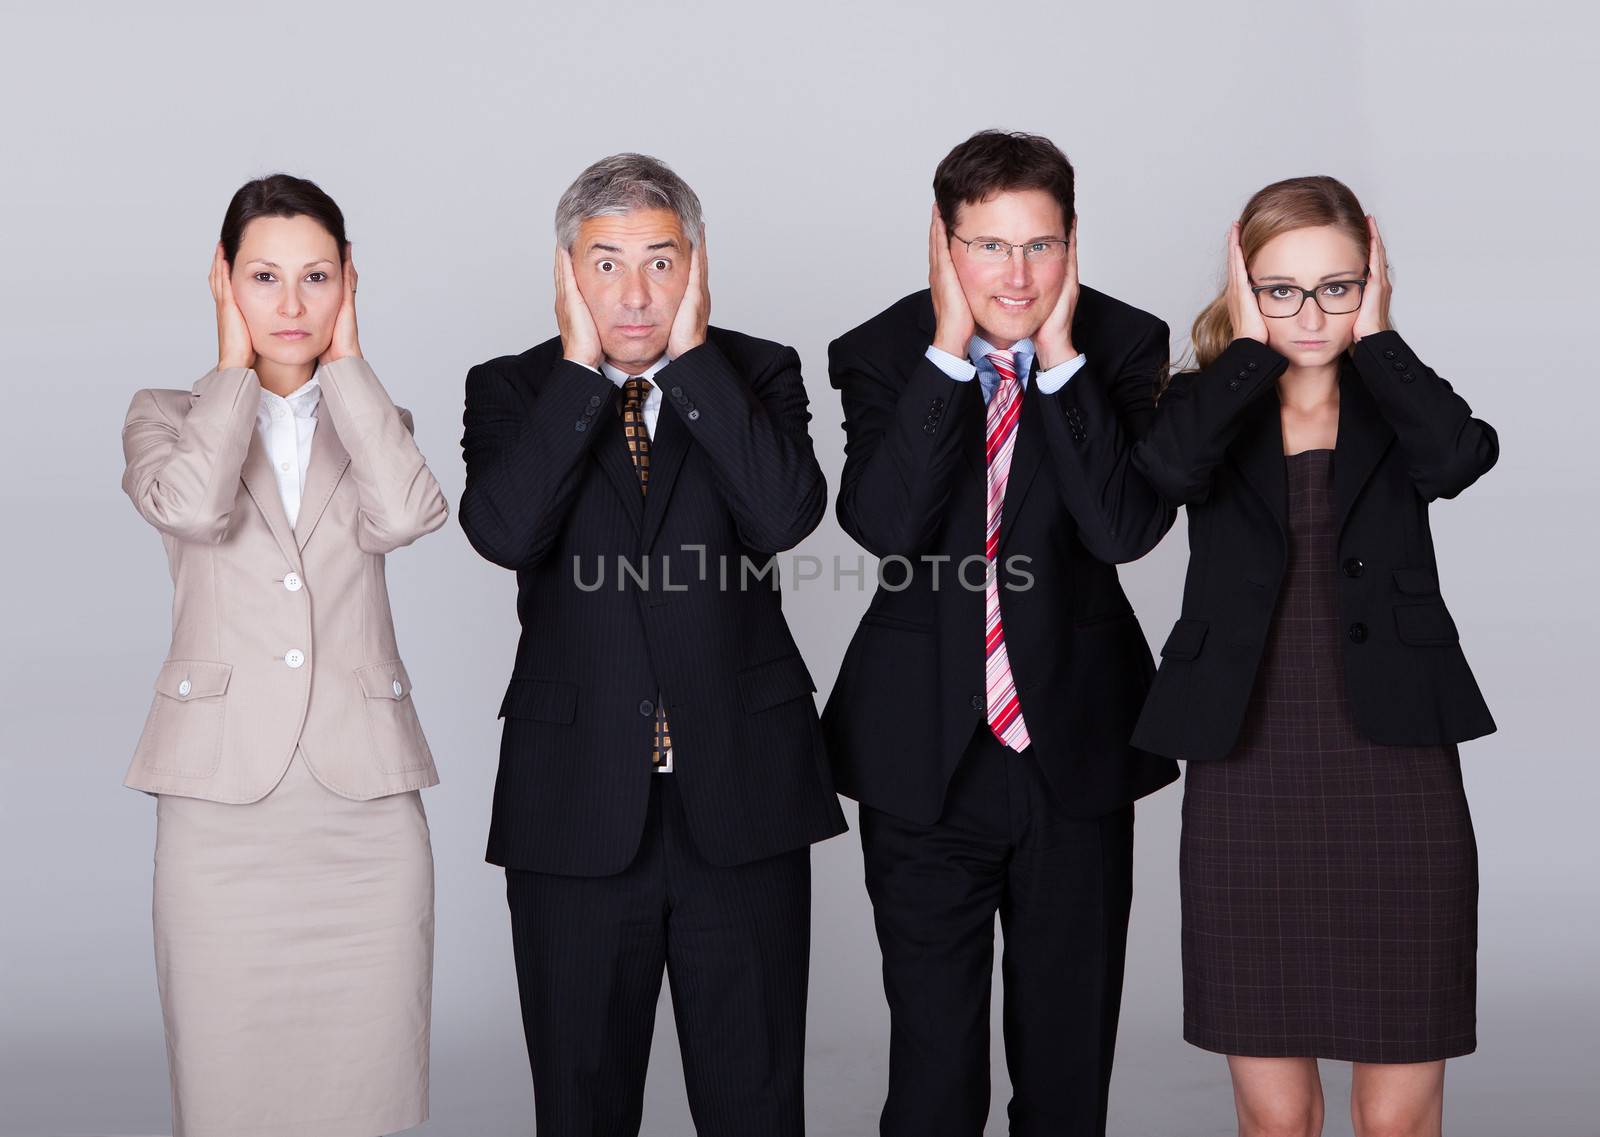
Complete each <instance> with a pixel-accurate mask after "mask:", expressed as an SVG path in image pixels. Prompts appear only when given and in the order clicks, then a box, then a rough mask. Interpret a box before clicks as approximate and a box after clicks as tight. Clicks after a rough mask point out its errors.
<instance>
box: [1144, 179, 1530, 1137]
mask: <svg viewBox="0 0 1600 1137" xmlns="http://www.w3.org/2000/svg"><path fill="white" fill-rule="evenodd" d="M1228 269H1229V271H1228V282H1227V286H1226V287H1225V288H1224V289H1223V291H1222V294H1221V295H1220V296H1218V297H1217V299H1216V300H1215V301H1213V303H1212V304H1211V305H1210V306H1209V307H1208V308H1206V310H1205V311H1204V312H1202V313H1201V314H1200V317H1199V318H1198V319H1197V320H1196V321H1195V325H1194V333H1193V339H1194V348H1195V356H1196V362H1197V364H1198V369H1197V370H1194V371H1191V372H1188V373H1184V374H1180V375H1177V376H1175V377H1174V379H1173V381H1172V384H1171V386H1170V388H1169V389H1168V390H1167V391H1166V392H1165V393H1164V395H1163V396H1162V398H1161V401H1160V404H1159V406H1158V409H1157V414H1156V419H1155V422H1154V424H1153V426H1152V429H1151V431H1150V433H1149V435H1148V436H1147V438H1146V439H1145V440H1144V441H1143V443H1142V444H1141V445H1140V446H1139V448H1138V449H1137V451H1136V457H1135V462H1136V464H1137V465H1138V467H1139V468H1140V469H1141V470H1142V472H1143V473H1144V474H1145V475H1146V477H1148V478H1149V479H1150V481H1151V482H1152V483H1153V484H1154V485H1155V486H1156V487H1157V489H1158V490H1159V491H1160V492H1161V494H1162V495H1163V496H1164V497H1166V498H1167V499H1168V500H1169V501H1171V502H1173V503H1174V504H1182V505H1184V506H1185V507H1186V508H1187V510H1188V515H1189V516H1188V521H1189V545H1190V559H1189V569H1188V579H1187V582H1186V585H1185V590H1184V600H1183V613H1182V618H1181V619H1179V620H1178V622H1177V625H1176V626H1175V627H1174V628H1173V630H1172V633H1171V635H1170V636H1169V637H1168V638H1167V641H1166V644H1165V646H1164V647H1163V648H1162V650H1161V656H1162V658H1161V667H1160V671H1159V674H1158V675H1157V677H1156V680H1155V684H1154V687H1153V688H1152V690H1151V693H1150V696H1149V699H1148V701H1147V702H1146V704H1145V708H1144V711H1143V714H1142V716H1141V718H1140V720H1139V725H1138V728H1137V730H1136V732H1135V734H1134V739H1133V741H1134V744H1135V745H1136V746H1139V747H1140V748H1142V749H1144V750H1149V751H1152V752H1155V753H1158V754H1165V755H1168V756H1170V757H1173V758H1180V759H1187V760H1188V767H1187V774H1186V779H1185V787H1184V802H1183V838H1182V846H1181V862H1180V883H1181V893H1182V903H1183V966H1184V1037H1185V1038H1186V1039H1188V1040H1189V1041H1190V1042H1192V1043H1193V1044H1195V1045H1196V1046H1200V1047H1202V1048H1204V1049H1207V1050H1212V1051H1217V1052H1219V1053H1222V1054H1225V1055H1227V1056H1228V1063H1229V1068H1230V1071H1231V1073H1232V1077H1233V1085H1234V1095H1235V1101H1236V1104H1237V1108H1238V1114H1239V1132H1240V1133H1241V1134H1242V1135H1244V1137H1265V1135H1267V1134H1273V1135H1280V1134H1281V1135H1290V1134H1293V1135H1302V1134H1303V1135H1308V1137H1309V1135H1314V1134H1316V1133H1318V1132H1320V1130H1321V1126H1322V1118H1323V1102H1322V1088H1321V1083H1320V1080H1319V1077H1318V1070H1317V1059H1319V1058H1329V1059H1340V1060H1345V1061H1349V1062H1353V1063H1354V1064H1355V1079H1354V1086H1355V1089H1354V1095H1353V1100H1352V1103H1351V1106H1352V1116H1353V1121H1354V1124H1355V1132H1356V1134H1357V1135H1358V1137H1377V1135H1378V1134H1383V1135H1384V1137H1396V1135H1400V1134H1405V1135H1414V1137H1435V1135H1437V1134H1439V1133H1440V1130H1441V1125H1442V1121H1441V1118H1442V1111H1443V1087H1444V1065H1445V1060H1446V1059H1448V1058H1452V1057H1455V1056H1457V1055H1461V1054H1467V1053H1469V1052H1471V1051H1472V1050H1473V1049H1474V1048H1475V1046H1476V1029H1475V978H1476V972H1475V958H1476V948H1477V890H1478V884H1477V852H1476V846H1475V843H1474V838H1473V831H1472V821H1471V817H1470V815H1469V813H1468V809H1467V802H1466V797H1465V795H1464V793H1463V791H1462V783H1461V768H1460V763H1459V760H1458V758H1457V753H1456V743H1458V742H1461V741H1463V740H1465V739H1469V738H1475V737H1477V736H1479V735H1483V734H1487V733H1489V732H1490V731H1492V730H1493V729H1494V722H1493V720H1492V719H1491V718H1490V715H1489V711H1488V708H1487V707H1486V706H1485V705H1484V701H1483V698H1482V696H1481V695H1480V694H1479V691H1478V686H1477V683H1476V682H1475V681H1474V679H1473V676H1472V672H1471V671H1470V670H1469V669H1468V667H1467V663H1466V660H1465V658H1464V657H1463V655H1462V652H1461V647H1460V644H1459V642H1458V638H1459V637H1458V635H1457V631H1456V625H1455V623H1454V621H1453V620H1452V618H1451V616H1450V613H1449V611H1448V610H1447V609H1446V607H1445V603H1444V599H1443V597H1442V595H1441V593H1440V586H1439V573H1438V568H1437V565H1436V564H1435V560H1434V551H1433V541H1432V538H1431V537H1430V535H1429V530H1428V510H1429V505H1430V503H1432V502H1434V501H1435V500H1437V499H1439V498H1453V497H1455V496H1456V495H1457V494H1459V493H1460V492H1461V491H1462V490H1464V489H1466V488H1467V487H1468V486H1470V485H1471V484H1472V483H1473V482H1474V481H1476V480H1477V479H1478V478H1479V477H1480V476H1482V475H1483V474H1484V473H1485V472H1486V471H1487V470H1488V469H1489V468H1490V467H1491V466H1493V465H1494V462H1495V459H1496V457H1497V456H1498V453H1499V447H1498V443H1497V441H1496V438H1495V432H1494V430H1493V429H1492V428H1491V427H1490V426H1489V425H1488V424H1487V423H1484V422H1482V421H1481V420H1479V419H1476V418H1474V417H1473V416H1472V412H1471V410H1470V409H1469V408H1468V406H1467V404H1466V403H1465V402H1464V401H1463V400H1462V399H1461V397H1460V396H1459V395H1457V394H1455V392H1454V391H1452V390H1451V388H1450V385H1449V384H1448V383H1447V382H1445V381H1444V380H1443V379H1442V378H1440V377H1439V376H1438V375H1437V374H1436V373H1435V372H1434V371H1433V369H1432V368H1430V367H1428V366H1427V365H1426V364H1425V363H1424V362H1423V361H1422V359H1421V358H1420V357H1419V356H1418V354H1417V352H1416V350H1415V349H1413V348H1412V346H1411V345H1410V344H1408V343H1406V342H1405V341H1404V340H1403V339H1401V337H1400V335H1399V334H1398V333H1397V332H1395V331H1394V330H1393V329H1392V328H1391V327H1390V325H1389V319H1388V307H1389V297H1390V282H1389V275H1388V266H1387V264H1386V263H1385V259H1384V248H1383V241H1382V239H1381V237H1380V236H1379V234H1378V228H1377V225H1376V223H1375V222H1374V221H1373V220H1372V219H1371V218H1369V217H1368V216H1366V215H1365V214H1364V213H1363V211H1362V208H1361V206H1360V204H1359V203H1358V201H1357V200H1356V197H1355V195H1354V194H1353V193H1351V192H1350V190H1349V189H1348V188H1347V187H1345V186H1344V185H1342V184H1340V183H1339V182H1337V181H1335V180H1334V179H1332V178H1327V177H1308V178H1293V179H1290V180H1288V181H1282V182H1277V183H1275V184H1273V185H1270V186H1267V187H1266V188H1265V189H1263V190H1261V191H1260V192H1259V193H1257V194H1256V195H1255V196H1254V197H1252V198H1251V199H1250V201H1249V203H1248V204H1247V205H1246V206H1245V209H1244V213H1243V214H1242V215H1241V217H1240V219H1239V221H1238V222H1236V223H1235V224H1234V226H1233V229H1232V232H1231V234H1230V239H1229V262H1228Z"/></svg>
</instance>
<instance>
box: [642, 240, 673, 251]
mask: <svg viewBox="0 0 1600 1137" xmlns="http://www.w3.org/2000/svg"><path fill="white" fill-rule="evenodd" d="M677 247H678V242H677V240H676V239H675V238H672V237H668V238H667V239H666V240H665V241H657V242H656V243H655V244H653V245H646V246H645V252H647V253H653V252H656V251H658V250H660V249H676V248H677Z"/></svg>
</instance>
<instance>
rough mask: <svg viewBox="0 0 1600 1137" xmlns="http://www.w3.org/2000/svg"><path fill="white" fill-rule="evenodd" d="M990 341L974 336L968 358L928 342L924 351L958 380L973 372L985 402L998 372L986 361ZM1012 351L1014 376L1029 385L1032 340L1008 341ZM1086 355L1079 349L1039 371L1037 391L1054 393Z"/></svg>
mask: <svg viewBox="0 0 1600 1137" xmlns="http://www.w3.org/2000/svg"><path fill="white" fill-rule="evenodd" d="M995 350H996V348H995V346H994V345H993V344H991V343H989V342H988V341H987V340H985V339H984V338H983V337H982V336H973V337H972V339H971V341H970V342H968V344H967V358H966V359H957V358H956V357H955V356H953V355H951V354H950V353H949V352H948V351H944V350H942V349H940V348H937V347H934V346H933V345H932V344H929V345H928V351H927V355H928V358H929V359H930V360H931V361H932V362H933V364H934V366H935V367H937V368H938V369H939V370H940V371H943V372H944V373H945V374H946V375H948V376H950V378H952V379H954V380H955V381H956V382H957V383H970V382H972V378H973V376H974V375H976V376H977V378H978V384H979V386H980V387H982V388H983V401H984V403H985V404H987V403H988V401H989V398H990V396H991V395H993V394H994V389H995V388H996V387H998V386H999V385H1000V373H999V372H997V371H996V370H995V369H994V364H993V363H991V362H989V353H990V352H991V351H995ZM1011 353H1012V354H1013V355H1014V356H1016V360H1017V379H1018V380H1019V381H1020V382H1021V383H1022V389H1023V390H1024V391H1026V390H1027V389H1028V372H1029V371H1031V370H1032V369H1033V356H1034V351H1033V341H1032V340H1018V341H1017V342H1016V343H1014V344H1012V345H1011ZM1085 362H1086V358H1085V356H1084V354H1083V352H1081V351H1080V352H1079V353H1078V354H1077V355H1076V356H1074V357H1073V358H1072V359H1069V360H1067V361H1066V362H1065V363H1058V364H1056V365H1055V366H1054V367H1052V368H1050V370H1048V371H1041V372H1039V378H1038V382H1039V392H1040V393H1041V394H1044V395H1053V394H1055V393H1056V392H1057V391H1059V390H1061V388H1063V387H1065V386H1066V385H1067V380H1068V379H1071V378H1072V377H1073V376H1074V375H1076V374H1077V373H1078V371H1079V369H1080V368H1082V367H1083V365H1084V363H1085Z"/></svg>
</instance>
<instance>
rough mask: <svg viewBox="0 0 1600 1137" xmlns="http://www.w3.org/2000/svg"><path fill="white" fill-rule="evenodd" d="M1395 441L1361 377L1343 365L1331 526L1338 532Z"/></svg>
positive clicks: (1340, 380) (1349, 366) (1391, 430)
mask: <svg viewBox="0 0 1600 1137" xmlns="http://www.w3.org/2000/svg"><path fill="white" fill-rule="evenodd" d="M1394 437H1395V434H1394V428H1393V427H1391V426H1390V425H1389V423H1388V422H1387V420H1385V419H1384V417H1383V413H1382V412H1381V411H1379V410H1378V404H1377V403H1376V402H1375V401H1374V400H1373V398H1372V394H1371V392H1369V391H1368V390H1367V388H1366V384H1365V383H1364V382H1363V381H1362V379H1361V376H1360V375H1358V374H1357V373H1356V370H1355V367H1354V366H1353V365H1351V364H1350V363H1348V362H1347V363H1345V365H1344V366H1343V367H1341V368H1340V370H1339V435H1338V438H1337V440H1336V441H1335V443H1334V449H1333V503H1334V518H1335V522H1334V523H1335V524H1336V525H1337V526H1338V528H1339V530H1343V528H1344V522H1345V518H1347V517H1349V516H1350V509H1351V507H1352V506H1354V505H1355V501H1356V497H1357V496H1358V495H1359V494H1360V493H1361V487H1362V486H1364V485H1366V484H1367V479H1368V478H1370V477H1371V476H1372V471H1373V470H1374V469H1375V468H1376V467H1377V465H1378V461H1379V459H1381V458H1382V457H1383V455H1384V453H1385V451H1387V450H1388V449H1389V446H1390V444H1391V443H1393V442H1394Z"/></svg>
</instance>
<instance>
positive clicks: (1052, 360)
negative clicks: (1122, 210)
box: [1033, 215, 1078, 371]
mask: <svg viewBox="0 0 1600 1137" xmlns="http://www.w3.org/2000/svg"><path fill="white" fill-rule="evenodd" d="M1077 308H1078V218H1077V216H1076V215H1074V216H1073V218H1072V228H1071V229H1069V230H1067V279H1066V281H1065V282H1064V283H1063V284H1062V286H1061V295H1060V297H1059V298H1058V299H1057V300H1056V306H1055V307H1054V308H1052V309H1050V314H1049V315H1048V316H1046V317H1045V318H1044V323H1043V324H1041V325H1040V327H1039V330H1038V331H1037V332H1035V333H1034V336H1033V343H1034V347H1036V348H1037V349H1038V354H1039V370H1040V371H1049V370H1050V369H1051V368H1052V367H1055V366H1057V365H1058V364H1062V363H1065V362H1067V360H1069V359H1076V358H1077V356H1078V349H1077V348H1075V347H1073V346H1072V314H1073V313H1074V312H1075V311H1076V310H1077Z"/></svg>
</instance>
